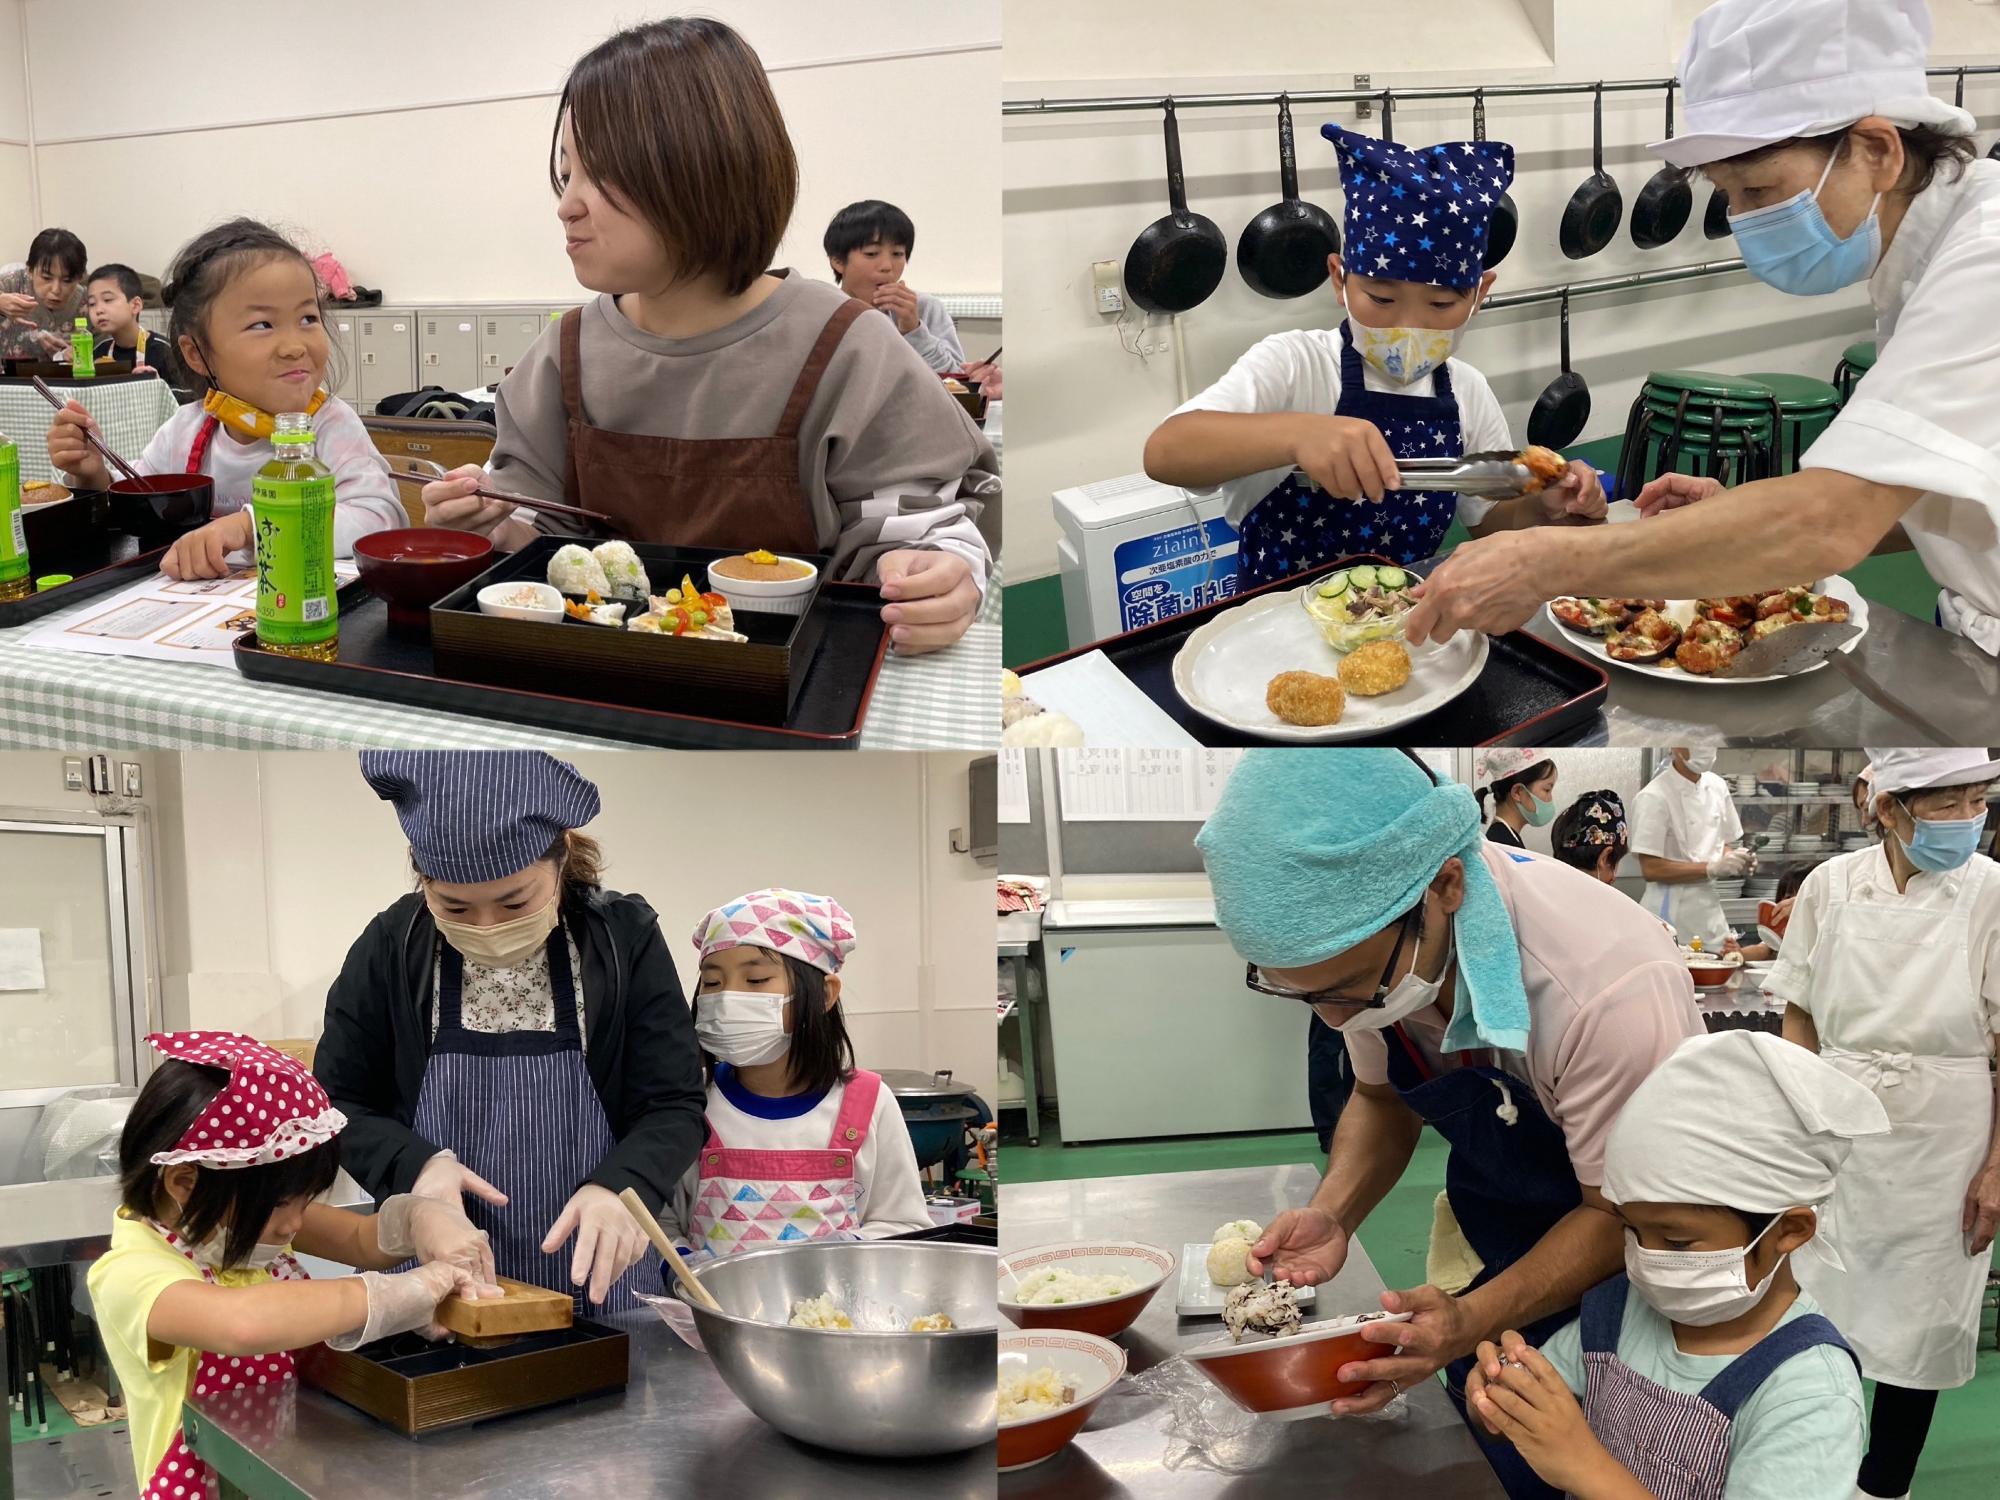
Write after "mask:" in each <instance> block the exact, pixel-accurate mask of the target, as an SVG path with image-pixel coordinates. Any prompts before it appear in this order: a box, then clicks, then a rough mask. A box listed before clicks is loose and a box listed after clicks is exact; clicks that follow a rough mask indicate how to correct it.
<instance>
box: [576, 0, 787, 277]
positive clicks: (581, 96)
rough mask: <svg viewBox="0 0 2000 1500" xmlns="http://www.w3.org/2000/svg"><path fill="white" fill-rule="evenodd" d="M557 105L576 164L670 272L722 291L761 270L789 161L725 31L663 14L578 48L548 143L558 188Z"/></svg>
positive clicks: (778, 236) (763, 99)
mask: <svg viewBox="0 0 2000 1500" xmlns="http://www.w3.org/2000/svg"><path fill="white" fill-rule="evenodd" d="M565 115H567V116H568V117H569V120H570V131H571V134H572V136H573V137H574V139H575V143H576V154H577V158H578V160H579V162H580V163H581V164H582V167H583V170H584V171H585V172H587V173H588V174H589V175H590V177H591V179H592V180H593V181H594V182H597V183H599V184H600V185H602V186H603V187H604V188H605V189H607V190H608V191H609V192H611V193H612V194H613V195H615V196H616V198H617V199H618V200H619V204H620V207H622V208H626V209H628V210H629V211H630V212H632V213H634V214H636V215H637V216H638V217H639V218H642V219H644V220H645V221H646V222H647V223H648V224H650V225H651V226H652V228H653V232H654V233H655V234H657V235H659V237H660V241H661V243H662V244H663V245H664V246H665V247H666V251H667V254H668V255H669V256H670V257H671V258H672V260H673V262H674V280H675V281H677V282H678V281H687V280H690V279H692V278H693V277H696V276H703V275H709V274H713V275H716V276H719V277H721V278H722V282H723V285H724V287H725V288H726V290H727V291H728V293H729V295H730V296H732V297H734V296H739V295H741V294H742V293H743V292H746V291H748V290H749V289H750V287H751V286H752V285H753V284H755V282H756V280H757V278H758V277H759V276H761V275H763V274H764V272H765V271H767V270H769V269H770V267H771V262H772V261H773V260H774V259H776V257H777V254H778V242H779V241H780V240H782V239H783V238H784V236H785V228H786V226H787V225H789V224H790V223H791V219H792V208H793V206H794V204H795V203H796V202H797V201H798V196H799V164H798V158H797V156H796V155H795V154H794V153H793V151H792V138H791V136H790V135H789V134H787V133H786V130H785V117H784V115H783V113H781V112H780V110H779V109H778V101H777V98H776V96H774V95H773V94H772V92H771V82H770V79H768V78H767V77H766V76H765V74H764V65H763V63H762V62H761V61H760V60H759V59H758V57H757V54H756V53H755V52H754V51H753V50H751V47H750V44H749V43H748V42H746V41H744V40H743V38H742V37H740V36H738V35H737V34H736V32H735V31H733V30H731V29H730V28H729V27H727V26H725V25H723V24H722V22H720V21H711V20H707V19H704V18H701V17H695V16H675V17H673V18H671V19H668V20H664V21H653V22H649V23H648V24H646V25H644V26H634V27H632V28H630V29H629V30H626V31H621V32H619V33H618V34H617V35H616V36H613V37H611V38H610V39H608V40H606V41H604V42H600V43H599V44H598V45H597V46H595V47H593V48H592V49H591V50H590V51H588V52H586V53H585V54H584V55H583V56H582V57H581V58H579V59H578V60H577V64H576V66H575V67H573V68H571V69H570V74H569V79H568V81H567V82H565V83H564V84H563V92H562V103H561V104H560V105H559V106H558V107H557V109H556V123H555V130H554V132H553V134H552V136H551V138H550V142H549V184H550V186H551V187H553V188H554V189H555V191H556V194H557V196H558V197H560V196H561V194H562V191H563V186H564V184H563V178H562V173H561V172H560V170H559V169H558V166H557V157H558V156H559V154H560V151H561V143H562V122H563V118H564V116H565Z"/></svg>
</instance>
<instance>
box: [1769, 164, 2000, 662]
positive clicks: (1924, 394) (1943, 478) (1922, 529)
mask: <svg viewBox="0 0 2000 1500" xmlns="http://www.w3.org/2000/svg"><path fill="white" fill-rule="evenodd" d="M1950 175H1951V174H1950V171H1949V169H1945V170H1942V171H1940V172H1939V174H1938V177H1937V180H1936V181H1934V182H1933V183H1932V184H1931V185H1930V186H1929V187H1928V188H1926V189H1924V191H1923V192H1921V193H1919V194H1917V196H1916V198H1915V200H1914V201H1912V202H1911V204H1910V207H1909V211H1908V212H1907V213H1906V214H1905V215H1904V216H1903V222H1902V223H1901V224H1900V225H1899V226H1898V227H1897V229H1896V237H1895V240H1894V241H1893V242H1892V243H1891V244H1890V246H1889V249H1888V252H1887V253H1886V254H1885V255H1883V257H1882V263H1881V264H1880V265H1879V266H1877V267H1876V268H1875V274H1874V276H1873V277H1872V278H1871V279H1870V281H1869V283H1868V296H1869V300H1870V301H1871V302H1873V303H1874V306H1875V336H1876V340H1877V343H1878V346H1879V353H1878V355H1877V358H1876V361H1875V366H1874V368H1873V369H1871V370H1870V371H1869V372H1868V373H1867V374H1866V375H1865V376H1863V377H1862V379H1861V382H1860V383H1859V384H1858V385H1857V386H1856V387H1855V389H1854V394H1853V396H1852V397H1850V398H1849V400H1848V403H1847V405H1846V406H1845V407H1844V408H1842V410H1841V412H1840V415H1839V416H1837V417H1835V418H1834V420H1833V423H1832V425H1831V426H1829V427H1828V428H1827V430H1826V431H1825V432H1823V433H1822V434H1820V436H1819V438H1818V440H1817V441H1816V442H1814V443H1813V445H1812V447H1811V449H1810V450H1809V451H1808V452H1807V453H1806V455H1805V457H1804V458H1803V459H1802V460H1801V463H1800V466H1801V467H1802V468H1808V469H1838V470H1840V471H1841V472H1842V473H1846V474H1853V475H1856V476H1857V477H1859V478H1862V479H1869V480H1873V481H1874V482H1875V483H1877V484H1893V485H1905V486H1908V487H1909V488H1911V489H1916V490H1921V491H1923V495H1922V497H1921V498H1920V499H1919V500H1918V501H1917V503H1916V504H1915V505H1913V506H1911V507H1910V509H1909V510H1908V511H1907V512H1905V513H1904V516H1903V529H1904V531H1906V532H1907V533H1908V534H1909V537H1910V540H1911V541H1912V542H1913V543H1914V544H1915V546H1916V549H1917V553H1918V555H1919V556H1920V557H1922V558H1923V561H1924V566H1925V567H1926V568H1927V569H1929V570H1930V574H1931V576H1932V577H1933V578H1935V579H1936V580H1937V581H1938V583H1939V584H1941V585H1942V586H1943V592H1942V593H1941V594H1940V596H1939V600H1938V608H1939V611H1940V614H1941V615H1942V618H1943V620H1944V623H1945V626H1946V628H1947V629H1950V630H1953V631H1954V632H1956V633H1957V634H1960V635H1964V636H1966V637H1968V638H1970V639H1971V640H1972V641H1974V642H1975V643H1977V644H1978V645H1979V646H1980V647H1981V648H1982V649H1984V650H1986V651H1988V652H1990V653H1992V654H1994V655H1996V656H2000V400H1996V399H1995V392H1996V391H2000V162H1995V161H1989V160H1987V159H1985V158H1983V157H1982V158H1981V159H1979V160H1978V161H1975V162H1974V163H1972V165H1971V166H1970V167H1968V168H1967V169H1966V170H1965V173H1964V175H1963V176H1961V177H1960V178H1959V179H1958V180H1957V181H1955V182H1953V181H1947V180H1946V179H1947V178H1948V177H1949V176H1950Z"/></svg>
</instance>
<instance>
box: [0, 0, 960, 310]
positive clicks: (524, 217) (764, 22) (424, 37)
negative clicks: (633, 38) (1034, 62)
mask: <svg viewBox="0 0 2000 1500" xmlns="http://www.w3.org/2000/svg"><path fill="white" fill-rule="evenodd" d="M11 9H12V7H11V5H8V4H6V3H5V0H0V10H11ZM168 9H169V8H165V7H160V6H157V5H152V4H147V3H145V0H103V3H101V4H97V5H94V6H92V7H91V8H90V23H89V24H88V25H79V24H78V11H77V7H76V5H75V4H74V3H73V0H26V6H25V16H26V37H27V46H28V50H29V55H30V57H31V59H32V65H33V72H34V76H35V78H36V79H37V80H43V81H46V84H47V86H46V87H39V88H38V89H37V90H36V96H35V101H34V102H35V138H36V140H37V141H38V142H39V143H40V145H39V149H38V163H39V166H40V169H41V178H42V221H43V222H44V223H49V224H62V225H64V226H66V227H68V228H70V229H73V230H75V231H76V232H77V233H78V234H79V235H81V236H82V237H83V239H84V242H85V243H86V244H87V245H88V246H89V247H90V250H91V255H92V258H93V259H94V260H105V259H111V258H114V257H115V258H117V259H121V260H126V261H129V262H130V263H132V264H133V265H135V266H137V267H139V268H141V269H143V270H150V271H154V272H159V271H163V270H164V269H165V267H166V265H167V262H168V259H169V258H170V257H171V255H172V254H173V251H174V249H175V247H176V246H178V245H179V244H181V243H182V242H183V241H185V240H187V239H188V238H190V237H191V236H192V235H193V234H195V233H197V232H198V231H199V230H201V229H202V228H204V227H205V226H207V225H208V224H210V223H212V222H214V221H216V220H217V219H220V218H223V217H226V216H228V215H231V214H236V213H247V214H251V215H254V216H258V217H264V218H268V219H271V220H274V221H277V222H280V223H282V224H284V225H285V226H286V227H287V228H289V229H290V230H292V231H293V232H294V233H295V234H296V235H297V236H298V237H299V238H300V239H301V240H302V241H305V242H308V243H309V245H310V247H311V248H313V249H319V248H323V247H331V248H332V249H333V250H334V251H335V252H336V253H337V254H338V255H339V256H340V258H341V260H342V262H343V263H344V264H345V265H346V267H347V269H348V271H349V273H350V274H351V275H352V276H353V277H354V278H355V279H356V280H357V281H359V282H360V283H362V284H363V285H366V286H376V287H381V288H382V289H383V290H384V291H385V292H386V293H387V295H388V297H389V298H390V299H391V300H392V301H404V302H407V301H415V300H440V299H466V300H505V299H522V300H542V299H550V300H560V299H563V298H567V297H571V296H574V295H575V294H576V290H577V288H576V283H575V281H574V279H573V278H572V277H571V275H570V272H569V264H568V261H567V258H566V257H565V256H564V254H563V250H562V238H561V235H560V234H559V232H558V230H557V225H556V220H555V214H554V202H553V199H552V198H551V196H550V193H549V188H548V174H547V160H548V141H549V131H550V127H551V125H552V124H553V121H554V116H555V107H556V96H557V94H558V93H559V91H560V89H561V86H562V80H563V77H564V75H565V73H566V72H567V70H568V68H569V65H570V64H571V63H572V62H573V61H574V60H575V59H576V58H577V57H578V56H579V55H581V54H582V53H583V52H585V51H587V50H589V49H590V48H591V47H592V46H594V45H595V44H596V43H597V42H598V41H600V40H602V39H603V38H604V37H605V36H607V35H609V34H610V33H611V32H612V31H614V30H616V29H617V28H618V27H619V26H621V25H627V24H631V23H633V22H635V21H640V20H645V19H649V18H654V17H658V16H662V15H667V14H672V13H674V12H675V11H676V10H677V9H678V7H673V6H664V5H657V4H654V5H640V4H633V3H631V0H570V3H568V4H565V5H561V6H549V5H547V4H545V3H542V0H484V3H482V4H481V5H479V6H477V7H474V8H471V9H467V8H464V7H458V8H454V7H449V6H446V7H422V6H413V5H408V4H405V3H401V0H350V3H348V4H346V5H343V6H341V7H340V8H339V9H338V11H337V12H333V13H330V12H328V11H327V10H326V9H325V7H323V6H316V5H309V4H304V3H300V0H277V3H266V4H262V5H258V6H256V7H254V8H252V9H249V10H246V9H245V8H244V7H243V6H241V5H238V4H229V3H224V0H176V3H175V4H174V5H173V6H172V7H171V8H170V13H171V15H172V17H173V21H172V23H171V24H162V19H161V17H162V12H163V11H165V10H168ZM704 9H705V10H706V12H707V13H709V14H713V15H717V16H719V17H720V18H722V19H723V20H726V21H728V22H729V23H730V24H732V25H735V26H737V27H738V28H739V29H741V30H742V31H743V32H744V33H745V34H746V36H747V37H748V38H749V40H750V42H751V44H752V45H753V46H755V47H756V48H757V49H758V51H759V54H760V55H761V56H762V57H763V59H764V62H765V64H766V66H767V68H769V69H770V70H771V73H772V82H773V85H774V87H775V89H776V92H777V95H778V100H779V103H780V105H781V106H782V107H783V109H784V111H785V116H786V119H787V121H788V123H789V125H790V127H791V132H792V138H793V142H794V145H795V147H796V148H797V151H798V154H799V160H800V173H801V193H800V198H799V207H798V211H797V214H796V216H795V218H794V220H793V231H792V233H791V234H790V235H789V236H788V237H787V239H786V242H785V245H784V247H783V250H782V253H781V255H780V264H792V265H796V266H799V267H801V268H803V269H805V270H806V271H807V272H808V273H810V274H814V275H818V276H824V275H825V274H826V268H825V260H824V258H823V256H822V255H821V254H820V252H819V248H818V246H819V238H820V234H821V231H822V230H823V229H824V228H825V225H826V222H827V220H828V219H829V218H830V217H831V216H832V215H833V213H834V211H835V210H837V209H838V208H840V207H841V206H842V205H843V204H846V203H849V202H851V201H853V200H854V199H857V198H867V197H880V198H888V199H890V200H892V201H894V202H897V203H899V204H900V205H901V206H902V207H903V208H904V209H906V210H907V211H908V212H909V213H910V215H911V217H912V219H913V220H914V221H915V223H916V225H917V229H918V242H919V243H918V255H917V257H916V260H915V263H914V265H913V267H912V271H911V282H912V284H913V285H917V286H920V287H923V288H925V289H928V290H935V291H940V292H992V291H994V290H996V289H997V288H998V286H999V282H1000V266H999V233H998V227H999V226H998V205H997V200H996V193H995V190H994V184H995V182H996V181H997V180H998V177H999V145H998V138H997V134H996V132H994V131H993V130H992V129H991V128H990V125H989V124H988V122H990V121H991V120H992V118H993V116H994V114H995V112H996V110H997V104H998V93H999V87H998V69H997V60H998V52H997V44H998V38H999V5H998V0H971V3H962V4H957V5H951V6H931V5H923V4H920V3H918V0H890V3H889V4H887V5H886V6H876V7H873V8H872V9H871V10H870V11H869V12H868V13H867V15H866V17H865V20H864V21H863V22H861V23H860V24H855V23H853V22H851V21H850V20H849V13H847V12H843V11H839V10H829V9H828V8H826V7H823V6H816V5H813V4H810V3H809V0H761V3H753V0H716V3H713V4H711V5H709V6H707V7H705V8H704ZM843 23H847V24H845V26H844V29H843ZM6 24H7V23H6V22H5V21H0V79H5V80H9V81H8V82H7V83H5V84H0V139H5V138H6V137H7V136H8V135H9V133H10V132H9V128H8V126H7V124H6V114H5V111H6V109H7V107H8V106H7V103H6V100H7V98H8V97H9V96H11V95H12V94H14V93H15V90H14V89H13V88H12V86H11V79H12V78H13V77H16V76H18V72H19V70H18V68H16V69H14V70H13V71H11V72H10V71H8V68H7V55H8V54H7V51H6V46H7V42H6V35H5V31H4V27H5V25H6ZM105 36H119V37H125V38H128V39H132V41H133V46H132V47H131V48H129V49H128V51H130V52H131V53H132V54H134V55H136V56H138V57H140V58H142V59H143V63H144V67H145V69H146V71H147V73H148V75H149V76H150V77H151V78H153V79H154V80H155V81H156V86H154V87H151V88H148V89H146V90H144V91H138V90H130V91H125V90H118V89H115V88H109V87H104V86H98V85H93V86H92V87H89V88H81V87H79V88H73V89H72V88H64V87H62V86H61V80H63V79H65V78H76V79H82V78H90V79H94V80H103V79H105V78H106V76H107V75H106V73H105V67H104V64H105V54H104V51H103V43H102V38H104V37H105ZM141 39H143V40H141ZM16 133H18V134H22V135H25V125H24V126H23V129H22V130H21V131H20V132H16ZM5 170H6V168H5V165H4V163H0V205H4V204H5V203H6V201H7V199H6V197H5V194H6V190H7V189H6V179H5V176H4V173H5ZM6 212H7V210H6V208H5V207H4V206H0V230H4V229H5V227H6V224H7V222H8V221H7V218H6ZM6 243H9V241H6V240H4V239H0V244H6ZM15 253H17V254H18V252H15Z"/></svg>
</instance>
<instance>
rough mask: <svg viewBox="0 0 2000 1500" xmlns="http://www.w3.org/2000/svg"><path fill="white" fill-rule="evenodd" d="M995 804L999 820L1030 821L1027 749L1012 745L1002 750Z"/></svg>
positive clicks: (1008, 821) (1007, 821) (995, 814)
mask: <svg viewBox="0 0 2000 1500" xmlns="http://www.w3.org/2000/svg"><path fill="white" fill-rule="evenodd" d="M995 804H996V805H995V812H994V816H995V818H996V819H997V820H998V821H999V822H1001V823H1026V822H1028V821H1029V817H1028V752H1027V751H1025V750H1022V749H1019V748H1011V747H1010V748H1007V749H1003V750H1002V751H1001V752H1000V778H999V792H998V795H997V797H996V798H995Z"/></svg>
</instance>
